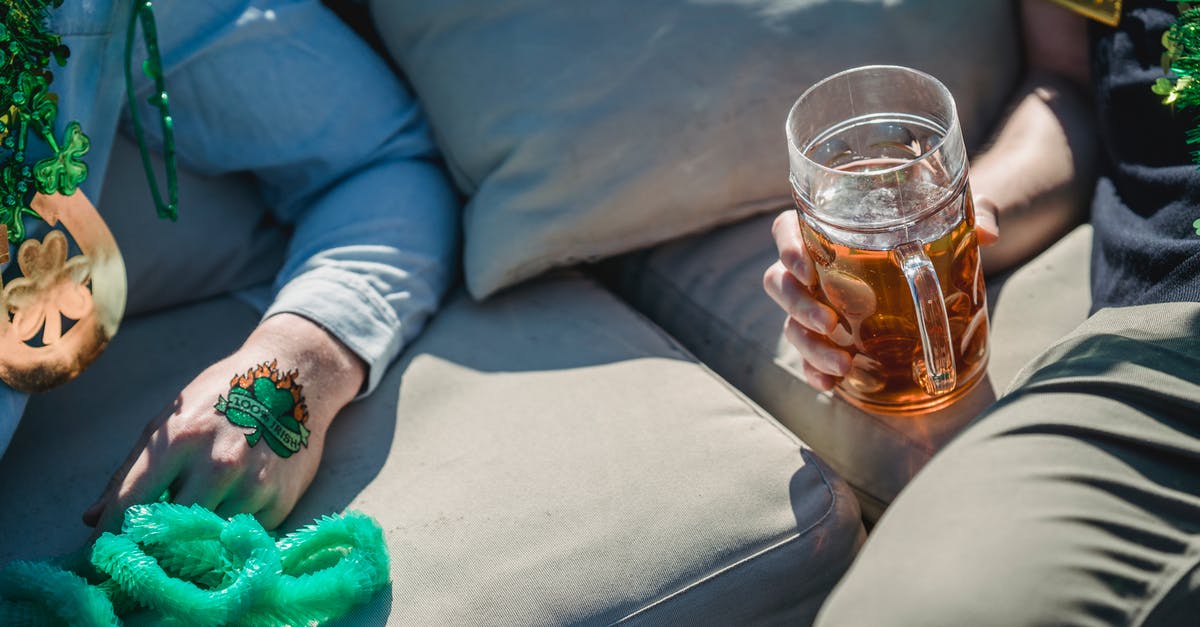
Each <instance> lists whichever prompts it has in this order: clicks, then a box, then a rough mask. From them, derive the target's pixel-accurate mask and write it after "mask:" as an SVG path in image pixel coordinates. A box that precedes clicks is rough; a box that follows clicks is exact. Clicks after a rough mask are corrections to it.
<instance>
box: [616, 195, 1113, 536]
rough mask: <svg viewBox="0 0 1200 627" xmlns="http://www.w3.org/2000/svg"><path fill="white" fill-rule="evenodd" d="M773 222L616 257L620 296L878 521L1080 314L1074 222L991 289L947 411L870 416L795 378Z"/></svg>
mask: <svg viewBox="0 0 1200 627" xmlns="http://www.w3.org/2000/svg"><path fill="white" fill-rule="evenodd" d="M773 218H774V216H770V215H768V216H762V217H760V218H755V219H752V220H747V221H745V222H743V223H740V224H737V225H733V226H731V227H727V228H724V229H720V230H717V231H715V232H713V233H709V234H706V235H701V236H697V237H693V238H688V239H684V240H680V241H676V242H671V243H669V244H666V245H663V246H660V247H657V248H654V249H651V250H649V251H645V252H641V253H636V254H634V255H630V256H627V257H625V258H623V259H622V260H621V261H620V262H619V264H617V266H616V267H617V269H616V271H615V272H616V277H617V278H616V282H617V284H618V289H619V291H620V292H621V293H622V294H624V295H625V296H626V297H627V298H628V299H629V300H630V301H631V302H632V303H633V304H634V305H635V307H637V308H638V309H640V310H641V311H643V312H644V313H646V314H647V315H648V316H649V317H650V318H652V319H653V320H655V321H656V322H657V323H658V324H660V325H662V326H663V328H664V329H666V330H667V332H669V333H671V334H672V335H673V336H674V337H676V338H678V339H679V341H680V342H681V343H683V344H684V345H685V346H687V347H688V348H689V349H690V350H692V351H693V352H694V353H696V355H697V356H698V357H700V359H701V360H702V361H704V362H705V363H706V364H708V365H709V366H710V367H712V368H713V369H714V370H716V371H717V372H718V373H719V374H721V375H722V376H723V377H725V378H726V379H728V380H729V381H730V382H731V383H733V384H734V385H735V386H737V387H738V389H740V390H742V391H743V392H744V393H746V394H747V395H748V396H750V397H751V398H753V399H754V400H755V401H757V402H758V403H759V404H761V405H762V406H763V407H764V408H765V409H767V411H769V412H770V413H771V414H772V415H773V416H775V417H776V418H778V419H779V420H780V421H781V422H783V424H785V425H787V426H788V428H790V429H792V430H793V431H795V432H796V434H797V435H799V437H800V438H802V439H803V440H804V441H805V442H808V443H809V444H811V445H812V446H813V448H814V449H815V450H816V451H817V453H818V454H820V455H821V456H822V458H823V459H825V460H826V461H828V462H829V463H830V465H832V466H833V467H834V469H836V470H837V472H838V473H839V474H840V475H841V476H842V477H844V478H845V479H846V480H847V481H848V482H849V483H850V484H851V485H852V486H854V488H855V489H856V491H857V493H858V494H859V497H860V499H861V500H862V505H863V508H864V511H865V512H866V513H867V515H868V517H869V518H875V517H877V516H878V514H879V513H880V512H881V511H882V508H883V507H884V506H886V504H887V503H889V502H890V501H891V500H892V499H893V498H894V497H895V495H896V493H897V492H898V491H899V490H900V488H902V487H904V485H905V484H906V483H907V482H908V480H909V479H911V478H912V476H913V475H914V474H915V473H916V472H917V470H919V469H920V468H921V467H922V466H923V465H924V464H925V462H926V461H928V460H929V457H930V456H931V455H932V454H933V453H934V451H936V450H937V449H938V448H939V447H940V446H941V445H942V444H944V443H945V442H946V441H947V440H949V439H950V438H951V437H953V436H954V435H955V434H956V433H957V432H958V431H959V430H960V429H961V427H962V426H963V425H964V424H965V423H966V422H967V421H969V420H970V419H971V418H972V417H974V416H975V415H977V414H978V413H979V412H980V411H981V410H982V409H984V408H985V407H986V406H987V405H988V404H989V403H990V402H991V401H992V400H994V398H995V396H996V394H997V393H999V392H1003V390H1004V389H1005V388H1006V387H1007V386H1008V384H1009V383H1010V382H1011V381H1012V379H1013V377H1014V376H1015V375H1016V373H1017V371H1018V369H1019V368H1020V367H1021V366H1022V365H1023V364H1024V363H1025V362H1026V361H1028V360H1029V359H1031V358H1033V357H1034V356H1035V355H1037V354H1038V352H1040V351H1041V350H1043V349H1045V348H1046V347H1047V346H1049V345H1050V344H1051V343H1053V342H1054V341H1055V340H1056V339H1058V338H1059V337H1061V336H1062V335H1063V334H1065V333H1067V332H1068V331H1070V330H1071V329H1073V328H1075V326H1076V325H1078V324H1079V323H1080V322H1082V321H1083V320H1084V319H1085V318H1086V317H1087V313H1088V307H1089V304H1090V298H1089V295H1088V280H1087V267H1088V256H1089V254H1090V244H1091V230H1090V227H1087V226H1083V227H1079V228H1078V229H1077V230H1076V231H1074V232H1073V233H1071V234H1070V235H1069V236H1067V237H1066V238H1064V239H1063V240H1061V241H1060V242H1059V243H1058V244H1056V245H1055V246H1054V247H1053V248H1051V249H1050V250H1049V251H1047V252H1045V253H1044V254H1042V255H1041V256H1040V257H1038V258H1036V259H1034V260H1032V261H1030V262H1029V263H1027V264H1026V265H1025V266H1023V267H1022V268H1021V269H1020V270H1018V271H1017V272H1015V273H1014V274H1013V275H1012V276H1011V277H1009V278H1008V279H1007V280H1006V281H1003V282H1001V281H998V280H993V281H992V282H991V283H990V284H989V299H990V302H989V305H990V306H991V307H993V309H992V310H991V313H992V319H991V325H992V333H991V336H990V342H991V349H990V350H991V357H990V361H989V369H988V378H987V380H985V381H984V382H983V383H981V384H979V386H978V387H976V388H975V391H974V392H973V393H972V394H970V395H969V396H968V397H966V398H964V399H963V400H962V401H960V402H958V403H956V404H955V405H953V406H951V407H949V408H947V409H944V410H941V411H938V412H935V413H932V414H928V415H925V416H920V417H886V416H875V415H872V414H868V413H866V412H863V411H861V410H858V409H856V408H854V407H852V406H850V405H849V404H847V403H846V402H844V401H842V400H841V399H839V398H836V397H834V396H832V395H830V394H828V393H818V392H816V391H815V390H814V389H813V388H811V387H809V386H808V384H806V383H805V382H804V380H803V377H802V376H801V365H802V362H801V360H800V356H799V354H798V353H797V352H796V350H795V349H794V348H792V346H791V345H790V344H788V343H787V341H786V340H785V339H784V338H783V333H782V330H783V321H784V314H783V312H782V311H781V310H780V309H779V307H778V306H777V305H776V304H775V303H774V302H773V301H772V300H771V299H770V297H768V296H767V295H766V293H765V292H764V291H763V288H762V273H763V271H764V270H766V268H767V267H768V266H769V265H770V264H771V263H773V262H774V260H775V259H776V258H777V254H778V253H777V252H776V250H775V247H774V243H773V242H772V240H771V221H772V220H773Z"/></svg>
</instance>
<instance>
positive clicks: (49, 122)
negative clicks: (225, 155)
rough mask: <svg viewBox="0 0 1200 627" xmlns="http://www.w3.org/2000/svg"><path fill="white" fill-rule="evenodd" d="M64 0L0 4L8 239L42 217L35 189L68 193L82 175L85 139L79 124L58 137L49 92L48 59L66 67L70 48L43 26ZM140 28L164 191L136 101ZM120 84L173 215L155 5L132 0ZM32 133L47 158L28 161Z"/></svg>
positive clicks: (170, 139) (2, 205) (171, 157)
mask: <svg viewBox="0 0 1200 627" xmlns="http://www.w3.org/2000/svg"><path fill="white" fill-rule="evenodd" d="M62 3H63V0H4V3H3V4H0V225H3V226H5V227H6V228H7V231H8V239H9V241H10V242H12V243H14V244H20V243H21V242H23V241H24V240H25V225H24V221H23V218H25V217H26V216H28V217H32V218H37V219H40V217H39V216H38V215H37V212H35V211H34V210H33V209H31V208H30V203H31V202H32V200H33V196H34V194H36V193H42V194H55V193H58V194H63V195H68V196H69V195H71V194H74V193H75V190H77V189H78V188H79V186H80V185H81V184H82V183H83V181H84V179H86V178H87V174H88V169H87V164H86V163H84V161H83V157H84V155H85V154H87V151H88V148H89V147H90V144H91V143H90V142H89V141H88V138H87V135H85V134H84V133H83V130H82V129H81V128H80V126H79V123H78V122H71V123H70V124H68V125H67V126H66V128H65V130H64V132H63V136H62V137H61V138H59V137H56V136H55V134H54V126H55V122H56V121H57V119H58V98H57V96H55V94H54V93H52V92H51V91H50V85H51V83H52V82H53V81H54V74H53V72H52V71H51V70H50V66H51V63H54V64H57V65H58V66H59V67H62V66H64V65H66V62H67V58H68V57H69V56H70V50H68V49H67V47H66V46H65V45H63V42H62V37H60V36H59V35H56V34H55V33H53V32H51V31H50V30H49V28H48V27H47V26H46V24H47V23H48V21H49V17H50V11H51V10H53V9H57V8H58V7H60V6H62ZM139 24H140V25H141V30H142V34H143V40H144V42H145V46H146V54H147V57H148V58H147V59H146V61H145V62H144V63H143V64H142V71H143V72H144V73H145V74H146V76H148V77H149V78H151V79H152V80H153V81H154V88H155V89H154V95H152V96H151V97H150V104H151V105H152V106H154V107H155V108H156V109H158V112H159V121H160V123H161V125H162V135H163V156H164V159H165V162H166V185H165V188H166V194H165V196H164V194H163V193H162V189H161V188H160V186H159V184H158V181H157V180H156V177H155V174H154V170H153V168H152V167H151V163H150V150H149V148H148V146H147V144H146V138H145V132H144V130H143V127H142V120H141V116H140V115H139V114H138V108H137V107H136V106H134V104H135V96H134V91H133V70H132V65H133V46H134V41H135V35H136V33H137V29H138V25H139ZM125 65H126V68H125V83H126V91H127V94H128V97H129V104H130V107H129V108H130V113H131V115H132V118H133V128H134V134H135V135H136V138H137V142H138V147H139V148H140V149H141V153H142V165H143V166H144V168H145V170H146V179H147V181H148V182H149V184H150V192H151V195H152V196H153V198H154V205H155V207H156V209H157V211H158V214H159V216H160V217H163V218H168V219H171V220H174V219H176V217H177V216H178V208H179V186H178V183H177V179H178V175H177V172H176V158H175V131H174V128H175V127H174V121H173V120H172V118H171V111H170V108H169V106H168V105H169V98H168V97H167V90H166V83H165V79H164V78H163V73H162V58H161V55H160V53H159V50H158V29H157V27H156V25H155V21H154V5H153V3H151V2H150V1H149V0H134V2H133V6H132V7H131V9H130V17H129V29H128V32H127V33H126V40H125ZM30 135H32V136H33V137H35V138H37V139H41V140H42V141H44V142H45V143H46V145H47V146H49V147H50V150H51V151H52V153H53V154H52V155H51V156H50V157H47V158H45V159H42V160H41V161H38V162H37V163H36V164H34V165H32V166H30V165H29V163H28V161H27V160H26V154H25V149H26V146H27V143H28V141H29V137H30Z"/></svg>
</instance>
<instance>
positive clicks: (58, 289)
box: [4, 231, 92, 346]
mask: <svg viewBox="0 0 1200 627" xmlns="http://www.w3.org/2000/svg"><path fill="white" fill-rule="evenodd" d="M67 248H68V247H67V237H66V236H65V235H63V233H62V231H50V232H49V233H48V234H46V238H45V239H43V240H42V241H41V242H38V241H37V240H35V239H29V240H27V241H26V242H25V244H24V245H22V246H21V250H20V251H19V252H18V253H17V265H18V266H19V267H20V268H21V274H22V275H23V276H22V277H21V278H19V279H13V281H12V282H11V283H9V284H8V286H7V287H5V288H4V302H5V304H6V305H7V307H8V310H9V312H11V313H12V326H13V330H14V331H15V332H16V334H17V339H19V340H21V341H22V342H28V341H29V340H31V339H33V338H34V337H35V336H37V334H38V332H39V331H41V332H42V344H45V345H47V346H48V345H50V344H54V343H55V342H57V341H58V340H59V339H60V338H62V319H63V317H66V318H70V319H71V320H81V319H83V317H84V316H86V315H88V314H89V313H91V311H92V293H91V292H90V291H89V290H88V288H87V284H88V282H89V281H90V280H91V274H92V263H91V261H90V260H89V259H88V258H87V256H86V255H76V256H75V257H72V258H70V259H67Z"/></svg>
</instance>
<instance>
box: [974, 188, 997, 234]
mask: <svg viewBox="0 0 1200 627" xmlns="http://www.w3.org/2000/svg"><path fill="white" fill-rule="evenodd" d="M974 200H975V233H976V236H977V237H978V238H979V245H980V246H991V245H992V244H995V243H996V241H997V240H999V239H1000V208H999V207H998V206H997V205H996V203H995V201H993V200H992V199H991V198H988V197H987V196H984V195H983V194H976V195H975V199H974Z"/></svg>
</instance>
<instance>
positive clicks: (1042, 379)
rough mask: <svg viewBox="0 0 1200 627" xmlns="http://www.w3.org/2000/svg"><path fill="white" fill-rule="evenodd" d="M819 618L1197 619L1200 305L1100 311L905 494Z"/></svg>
mask: <svg viewBox="0 0 1200 627" xmlns="http://www.w3.org/2000/svg"><path fill="white" fill-rule="evenodd" d="M818 625H821V626H822V627H827V626H842V625H863V626H870V627H881V626H888V627H891V626H908V625H912V626H920V627H937V626H947V627H963V626H972V627H983V626H988V625H1004V626H1006V627H1007V626H1020V625H1140V626H1151V625H1155V626H1158V625H1185V626H1190V627H1194V626H1197V625H1200V304H1197V303H1171V304H1164V305H1150V306H1144V307H1129V308H1120V309H1106V310H1104V311H1101V312H1099V313H1097V314H1096V315H1095V316H1093V317H1092V318H1091V319H1090V320H1088V321H1087V322H1086V323H1084V324H1083V325H1082V326H1081V327H1079V329H1077V330H1076V331H1075V332H1074V333H1072V334H1071V335H1069V336H1068V337H1067V338H1065V339H1063V340H1061V341H1060V342H1059V343H1058V344H1057V345H1056V346H1055V347H1053V348H1051V349H1050V350H1049V351H1047V352H1046V353H1045V354H1043V355H1042V356H1041V357H1039V358H1038V359H1036V360H1035V361H1034V362H1033V363H1031V364H1030V365H1029V366H1027V367H1026V369H1025V371H1024V372H1023V373H1022V375H1021V376H1020V377H1018V379H1017V382H1016V383H1015V384H1014V389H1013V391H1012V392H1011V393H1010V394H1009V395H1008V396H1006V397H1005V398H1003V399H1002V400H1001V401H1000V402H999V403H997V404H996V405H995V406H994V407H993V408H992V409H991V410H989V411H988V412H987V413H985V414H984V415H983V416H981V417H980V418H978V419H977V420H976V421H975V422H974V423H972V424H971V425H970V426H969V427H968V428H967V429H966V430H965V431H964V432H963V433H962V435H960V436H959V437H958V438H957V439H955V440H954V441H953V442H951V443H950V445H948V446H947V447H946V449H945V450H944V451H943V452H941V453H939V454H938V455H937V456H936V457H935V458H934V459H933V460H932V461H931V462H930V463H929V465H928V466H926V468H925V469H924V470H922V471H921V472H920V473H919V474H918V475H917V477H916V478H915V479H914V480H913V482H912V483H911V484H910V485H909V486H908V487H907V488H905V490H904V491H903V492H901V494H900V496H899V498H898V499H897V500H896V502H895V503H894V504H893V505H892V507H891V509H889V510H888V511H887V513H886V514H885V515H884V516H883V518H882V520H881V521H880V523H879V525H878V526H877V528H876V529H875V531H874V532H873V533H872V535H871V536H870V538H869V539H868V541H867V544H866V546H865V548H864V550H863V552H862V553H861V554H860V556H859V558H858V560H857V562H856V563H855V565H854V566H853V567H852V568H851V570H850V572H849V574H848V575H847V576H846V578H845V579H844V580H843V581H842V583H841V584H840V585H839V587H838V588H837V589H836V590H835V592H834V594H833V596H832V597H831V598H830V599H829V601H828V603H827V604H826V605H825V607H824V608H823V609H822V613H821V615H820V617H819V618H818Z"/></svg>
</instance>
